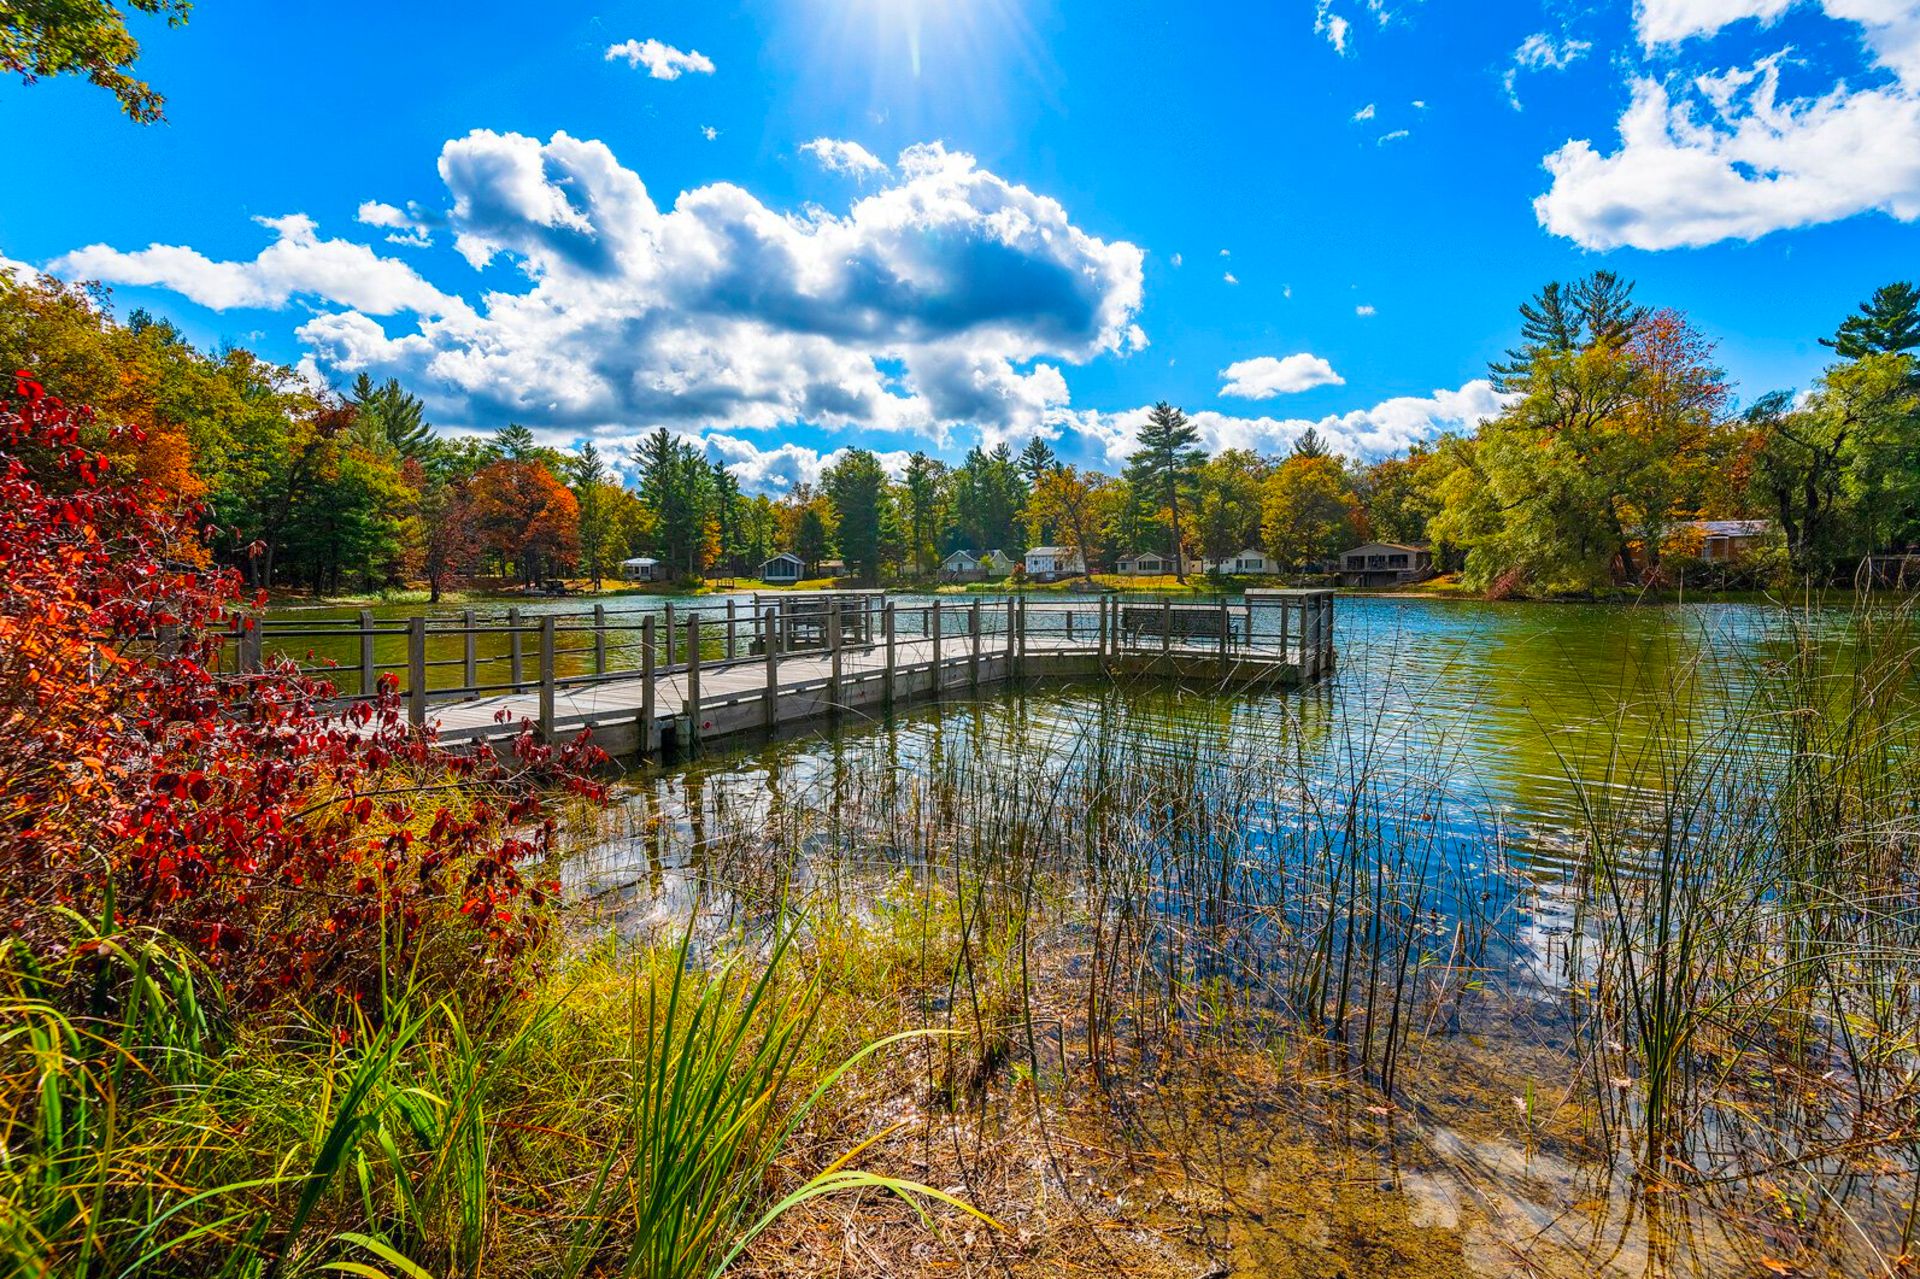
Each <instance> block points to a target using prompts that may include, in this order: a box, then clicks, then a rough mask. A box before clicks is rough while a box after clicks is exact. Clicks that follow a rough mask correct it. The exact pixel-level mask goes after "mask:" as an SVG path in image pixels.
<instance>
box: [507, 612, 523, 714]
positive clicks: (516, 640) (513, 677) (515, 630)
mask: <svg viewBox="0 0 1920 1279" xmlns="http://www.w3.org/2000/svg"><path fill="white" fill-rule="evenodd" d="M521 674H522V671H521V661H520V609H519V606H518V605H516V606H514V607H513V608H510V609H508V610H507V682H508V683H510V684H512V685H513V691H514V692H516V693H517V692H519V691H520V685H521V684H522V683H523V682H524V681H523V680H522V679H521Z"/></svg>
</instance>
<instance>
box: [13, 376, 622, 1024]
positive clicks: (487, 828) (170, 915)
mask: <svg viewBox="0 0 1920 1279" xmlns="http://www.w3.org/2000/svg"><path fill="white" fill-rule="evenodd" d="M128 434H130V432H128V431H126V430H125V429H124V428H116V429H109V428H105V427H102V426H100V425H98V424H96V423H95V422H94V421H93V419H92V415H91V414H90V413H89V412H88V411H87V410H85V409H80V408H72V407H69V406H67V405H65V404H63V403H62V402H61V401H60V400H59V399H57V398H55V397H53V396H50V395H48V394H47V393H46V392H45V391H44V389H43V388H42V387H41V386H40V385H39V383H37V382H36V381H35V380H34V379H33V378H32V377H30V376H29V375H27V374H24V373H22V374H18V375H16V377H15V379H14V386H13V387H12V388H11V394H9V395H7V396H5V398H4V399H0V927H4V928H5V929H6V930H7V931H9V932H11V933H12V934H13V935H14V936H16V937H18V938H20V939H22V940H24V941H25V942H26V943H27V944H28V945H29V946H32V947H57V946H60V945H62V944H64V943H63V940H62V938H63V937H64V936H65V935H66V931H65V930H64V929H62V928H61V927H60V926H59V923H58V920H59V919H60V917H61V914H62V912H61V911H60V910H59V909H58V908H61V907H65V908H70V909H71V910H73V911H77V912H80V913H81V914H83V915H86V916H88V917H91V918H98V917H100V916H102V915H103V914H105V913H107V912H109V911H110V912H111V914H112V916H113V922H114V923H115V924H117V925H126V926H147V927H155V928H159V929H162V930H164V931H166V932H168V933H170V934H172V935H174V936H176V937H178V938H180V939H181V940H183V941H185V942H187V943H188V944H190V945H192V946H194V947H196V948H197V949H198V950H199V951H200V953H202V954H203V955H204V956H205V958H206V959H207V961H208V962H209V963H210V964H211V965H212V966H213V967H214V969H215V970H216V971H217V972H218V973H219V974H220V976H221V979H222V980H223V982H224V983H225V984H226V986H227V988H228V990H229V992H230V993H231V994H232V995H233V996H234V997H235V998H236V999H239V1000H241V1001H243V1002H259V1001H263V1000H267V999H270V998H273V997H274V996H275V995H276V994H277V993H280V992H290V993H293V994H296V995H298V996H300V997H302V998H311V997H313V996H315V995H323V996H340V997H346V998H358V997H360V996H362V995H366V994H369V993H371V992H372V991H374V990H376V989H378V986H379V983H380V982H381V981H382V980H383V979H391V978H395V977H398V976H399V975H401V974H402V973H404V972H406V971H408V970H410V969H414V968H416V967H417V966H418V965H419V964H421V963H422V962H427V963H441V964H445V965H447V969H448V971H449V972H460V973H472V972H475V971H478V972H480V973H483V974H486V975H488V976H489V977H491V978H493V979H497V980H505V979H507V978H508V977H509V975H510V973H511V969H512V965H513V964H514V962H515V961H516V960H517V959H519V958H521V957H522V956H524V955H525V954H526V953H527V952H528V950H529V948H530V947H531V946H532V945H533V944H534V943H536V942H537V941H538V940H539V939H540V938H541V937H542V935H543V934H544V932H545V930H546V929H547V928H548V927H549V924H550V918H551V906H552V901H553V894H554V893H555V892H556V891H557V887H558V886H557V885H556V884H554V883H552V882H542V881H540V880H539V879H538V877H537V876H538V873H539V872H538V869H537V868H539V867H540V866H541V865H542V864H543V863H545V862H546V861H547V860H548V859H549V857H550V855H551V854H552V853H553V852H554V847H555V839H556V831H557V825H556V820H555V817H554V814H553V812H552V809H551V805H550V798H551V796H552V795H553V794H555V791H556V788H565V789H566V790H570V791H572V792H574V793H578V794H581V795H584V796H586V797H588V798H597V797H598V795H599V793H600V788H599V786H598V785H597V784H596V783H595V782H594V781H593V780H592V779H591V769H592V768H593V766H595V765H596V764H598V763H600V762H601V761H602V760H603V759H604V757H603V756H601V755H600V753H599V752H598V751H597V750H596V749H595V748H593V747H592V746H591V745H590V744H588V743H586V742H585V740H584V739H582V740H580V741H578V742H576V743H574V744H573V745H571V746H569V747H568V748H566V749H564V750H562V749H555V748H553V747H550V746H547V745H544V744H541V743H539V742H538V741H537V740H536V738H535V736H534V734H533V732H532V730H531V728H530V727H528V726H526V725H524V724H523V725H522V726H521V729H520V732H519V734H518V736H517V739H516V741H515V743H514V748H513V750H512V752H511V754H510V755H509V756H508V757H507V758H506V759H502V758H500V757H499V756H497V755H496V754H495V753H494V752H493V751H492V750H490V749H488V748H485V747H473V748H468V749H459V750H456V749H451V748H448V747H443V746H440V745H437V744H436V743H435V742H433V740H432V739H431V736H430V735H424V734H421V733H419V732H415V731H412V730H411V729H410V728H409V726H408V725H407V723H406V719H405V716H404V714H403V713H402V708H401V704H400V700H399V696H398V692H397V690H396V688H395V686H394V684H393V681H392V680H391V679H390V678H389V679H387V680H385V681H383V682H382V684H381V686H380V690H379V692H378V695H377V696H375V697H374V698H372V699H370V700H365V701H358V702H352V703H342V702H340V701H338V700H336V699H335V690H334V688H333V687H332V686H331V685H330V684H329V683H327V682H325V681H323V680H319V679H315V678H313V677H311V676H309V675H306V674H303V673H302V672H301V671H300V670H299V669H298V668H297V667H296V666H295V665H294V664H292V663H291V662H286V661H280V660H269V661H268V662H267V663H266V666H265V669H264V670H262V671H260V672H258V673H250V674H244V675H239V674H232V673H225V672H223V669H222V668H223V662H222V660H221V659H222V656H223V651H224V650H225V647H226V646H227V645H229V644H231V643H232V642H233V636H234V633H235V631H236V629H238V628H244V627H246V626H248V625H250V624H251V622H250V620H249V619H248V617H247V616H246V614H245V613H243V612H241V611H240V609H241V607H242V606H243V605H244V604H246V603H249V602H252V603H259V602H260V601H249V600H247V599H246V597H245V595H244V592H243V590H242V586H241V582H240V579H239V577H238V575H237V574H235V573H233V572H231V571H228V570H219V569H210V568H207V567H204V566H205V565H206V563H207V557H206V556H205V554H204V552H203V550H202V533H203V531H204V530H203V529H202V527H201V521H202V519H203V518H204V513H203V511H202V510H201V509H200V508H198V507H196V506H194V505H192V504H189V503H184V502H182V501H181V500H179V499H178V498H177V497H176V496H175V495H172V494H169V493H166V492H164V491H161V490H159V489H157V488H155V487H154V486H153V485H151V484H150V483H148V482H145V481H142V480H138V479H134V478H126V479H122V478H120V477H118V476H116V475H115V474H114V473H113V471H112V468H111V466H110V464H109V462H108V458H107V453H108V451H110V450H111V449H112V448H113V447H114V446H116V445H119V444H124V443H125V439H124V438H123V437H124V436H126V435H128ZM234 665H235V663H234V662H233V661H232V660H231V658H230V657H229V658H228V659H227V661H226V662H225V663H224V666H225V667H226V668H228V670H229V671H230V669H231V668H232V667H233V666H234ZM383 964H384V965H385V969H386V971H384V972H383V971H382V965H383Z"/></svg>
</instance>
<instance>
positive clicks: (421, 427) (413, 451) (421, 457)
mask: <svg viewBox="0 0 1920 1279" xmlns="http://www.w3.org/2000/svg"><path fill="white" fill-rule="evenodd" d="M347 404H348V405H349V406H350V407H351V408H352V409H353V411H354V418H355V421H354V430H355V432H356V433H357V434H359V435H360V436H361V438H362V439H364V440H366V441H368V442H369V443H384V445H385V446H386V447H387V448H390V449H392V450H393V451H394V452H396V453H398V454H399V455H400V456H401V457H402V458H406V459H409V460H412V461H416V462H422V463H424V462H427V461H429V460H431V459H432V457H433V455H434V451H435V446H436V443H437V441H436V439H435V437H434V434H433V427H431V426H430V425H428V424H427V421H426V416H425V414H426V406H425V405H424V404H422V403H421V402H420V400H419V399H418V398H417V397H416V396H412V395H409V394H407V392H406V390H405V388H403V387H402V386H401V385H400V383H399V381H398V379H395V378H388V379H387V380H386V381H385V382H383V383H381V384H380V385H379V386H375V385H374V383H373V379H372V378H370V377H368V376H367V375H366V374H365V373H362V374H361V375H360V376H359V377H357V378H355V379H354V382H353V389H352V390H351V391H350V392H348V393H347ZM529 442H531V437H529Z"/></svg>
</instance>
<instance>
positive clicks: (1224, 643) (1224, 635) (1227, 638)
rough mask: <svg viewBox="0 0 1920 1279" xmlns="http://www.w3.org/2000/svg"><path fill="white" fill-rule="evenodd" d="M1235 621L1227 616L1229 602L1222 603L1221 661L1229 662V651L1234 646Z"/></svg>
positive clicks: (1222, 601)
mask: <svg viewBox="0 0 1920 1279" xmlns="http://www.w3.org/2000/svg"><path fill="white" fill-rule="evenodd" d="M1232 639H1233V619H1232V618H1231V617H1229V616H1227V601H1226V600H1225V599H1224V598H1223V599H1222V600H1221V601H1220V660H1221V661H1222V662H1224V661H1226V660H1227V650H1228V649H1229V648H1230V647H1231V646H1232Z"/></svg>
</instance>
